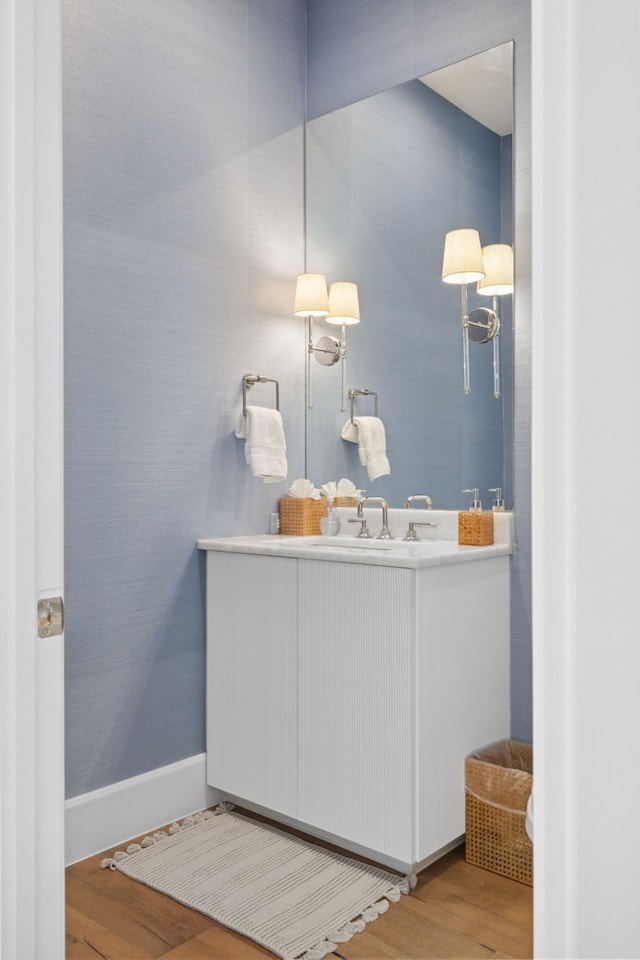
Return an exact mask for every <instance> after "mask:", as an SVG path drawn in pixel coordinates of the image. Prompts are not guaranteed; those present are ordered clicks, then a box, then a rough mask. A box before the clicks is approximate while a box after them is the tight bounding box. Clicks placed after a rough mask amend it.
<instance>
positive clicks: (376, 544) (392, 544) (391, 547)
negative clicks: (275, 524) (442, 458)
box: [268, 534, 458, 553]
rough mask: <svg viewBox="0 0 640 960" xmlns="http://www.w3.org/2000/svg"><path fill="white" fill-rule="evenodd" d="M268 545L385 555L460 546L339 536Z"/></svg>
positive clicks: (450, 549)
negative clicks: (365, 551) (374, 552)
mask: <svg viewBox="0 0 640 960" xmlns="http://www.w3.org/2000/svg"><path fill="white" fill-rule="evenodd" d="M268 543H269V545H270V546H275V547H276V548H281V549H290V548H291V547H308V548H309V549H311V548H313V549H317V548H320V549H322V550H380V551H382V552H383V553H390V552H394V553H395V552H398V551H400V552H403V553H405V552H411V553H414V552H425V553H447V552H453V551H455V550H457V549H458V544H457V543H456V542H455V541H453V540H396V539H394V540H378V539H377V538H375V537H372V538H371V539H368V538H365V537H355V536H352V537H347V536H340V535H339V534H338V535H337V536H333V537H330V536H329V537H282V538H281V539H278V540H273V539H271V540H269V541H268Z"/></svg>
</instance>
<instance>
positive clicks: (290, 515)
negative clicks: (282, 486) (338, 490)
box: [279, 497, 327, 537]
mask: <svg viewBox="0 0 640 960" xmlns="http://www.w3.org/2000/svg"><path fill="white" fill-rule="evenodd" d="M279 508H280V533H282V534H286V535H287V536H294V537H315V536H318V535H319V534H320V521H321V520H322V518H323V517H324V515H325V513H326V512H327V501H326V499H325V497H321V498H319V499H314V498H313V497H280V500H279Z"/></svg>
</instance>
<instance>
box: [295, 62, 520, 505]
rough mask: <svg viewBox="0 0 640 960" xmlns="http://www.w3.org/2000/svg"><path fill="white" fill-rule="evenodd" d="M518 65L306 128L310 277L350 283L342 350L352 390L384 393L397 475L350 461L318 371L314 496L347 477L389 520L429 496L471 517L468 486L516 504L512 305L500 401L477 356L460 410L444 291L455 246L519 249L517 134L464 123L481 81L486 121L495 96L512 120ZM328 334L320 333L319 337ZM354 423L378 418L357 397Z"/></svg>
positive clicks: (488, 368)
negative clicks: (462, 232)
mask: <svg viewBox="0 0 640 960" xmlns="http://www.w3.org/2000/svg"><path fill="white" fill-rule="evenodd" d="M505 54H506V58H505ZM512 58H513V44H511V43H509V44H505V45H503V47H500V48H495V50H493V51H487V52H486V53H485V54H483V55H480V56H479V57H477V58H476V57H472V58H470V60H469V61H464V64H462V65H455V68H456V72H457V73H458V74H459V73H460V67H462V68H463V70H462V72H463V74H464V78H463V79H462V80H460V79H459V78H455V89H453V88H452V87H451V84H450V83H449V82H448V80H447V70H448V68H445V70H439V71H437V72H436V74H433V75H431V76H427V77H424V78H419V79H416V80H413V81H409V82H408V83H403V84H400V85H399V86H397V87H393V88H391V89H389V90H386V91H384V92H382V93H379V94H377V95H375V96H373V97H369V98H367V99H366V100H362V101H360V102H358V103H354V104H351V105H349V106H347V107H344V108H342V109H340V110H336V111H334V112H333V113H330V114H327V115H325V116H321V117H318V118H315V119H313V120H311V121H309V122H308V123H307V125H306V134H305V136H306V161H307V163H306V187H305V190H306V222H307V236H306V245H307V269H308V270H313V271H317V272H321V273H324V274H325V275H326V277H327V281H328V282H329V283H330V282H332V281H334V280H350V281H354V282H356V283H357V284H358V290H359V296H360V314H361V323H360V324H359V325H358V326H357V327H354V328H353V334H352V335H350V338H349V348H348V359H347V377H346V388H347V389H348V388H349V387H353V388H356V389H364V390H370V391H374V392H375V393H377V395H378V406H379V417H380V419H381V420H382V421H383V423H384V427H385V432H386V448H387V456H388V459H389V462H390V466H391V473H390V474H389V475H388V476H382V477H380V478H378V479H375V480H373V481H370V480H369V479H368V475H367V471H366V469H365V468H364V467H363V466H362V465H361V463H360V460H359V456H358V449H357V446H356V445H354V444H353V443H348V442H345V441H344V440H342V439H341V436H340V434H341V429H342V427H343V425H344V423H345V421H346V419H347V418H348V417H349V413H350V410H349V401H348V399H346V401H345V398H344V397H343V396H342V395H341V377H340V373H339V371H338V370H337V366H334V367H322V366H320V365H315V364H314V369H313V408H312V409H310V410H308V411H307V434H306V444H307V450H306V454H307V467H308V476H309V478H310V479H311V480H312V481H313V482H314V483H315V484H316V485H320V484H322V483H325V482H327V481H328V480H337V479H339V478H341V477H348V478H349V479H351V480H353V482H354V483H355V484H356V486H357V487H359V488H362V489H364V490H366V491H367V493H368V494H369V495H373V494H375V495H380V496H384V497H385V498H386V499H387V500H388V501H389V503H390V504H393V505H394V506H399V505H400V504H401V503H403V502H404V501H405V500H406V498H407V496H408V495H409V494H420V493H427V494H429V495H430V496H431V498H432V500H433V505H434V507H438V508H447V509H461V508H465V507H466V506H467V505H468V504H467V501H468V497H467V495H466V494H463V493H462V490H463V489H465V488H468V487H479V488H480V490H481V499H482V501H483V506H490V504H491V500H492V495H491V494H490V493H488V490H489V489H490V488H493V487H501V488H502V490H503V491H504V498H505V503H506V506H507V507H510V506H511V505H512V500H513V493H512V491H513V478H512V455H513V336H512V299H513V298H512V297H502V298H501V299H500V301H499V306H500V319H501V338H500V339H501V344H500V348H501V364H502V397H501V398H500V399H498V400H496V399H494V396H493V355H492V348H491V345H489V346H487V345H485V344H474V343H472V344H471V345H470V354H471V393H470V394H469V395H465V394H464V393H463V379H462V323H461V316H460V294H459V289H458V288H456V287H452V286H450V285H447V284H444V283H442V280H441V272H442V255H443V245H444V237H445V234H446V233H447V232H448V231H450V230H454V229H457V228H460V227H474V228H476V229H477V230H478V231H479V233H480V238H481V241H482V244H483V245H486V244H492V243H499V242H501V243H509V244H510V243H512V234H513V201H512V183H513V164H512V137H511V124H510V122H509V125H508V128H507V129H505V127H504V126H500V127H499V128H498V125H497V122H496V121H495V120H494V118H493V116H492V113H490V114H489V115H487V114H485V113H483V114H480V115H479V116H480V119H476V118H475V117H474V116H473V115H471V114H470V112H468V111H470V110H472V109H473V110H475V107H474V106H473V104H471V105H470V100H469V92H470V91H471V92H473V91H475V92H476V93H478V92H479V91H481V81H480V79H479V77H480V76H481V75H482V76H484V82H485V92H484V93H482V92H481V93H480V97H479V102H480V106H481V107H487V106H489V105H490V104H495V103H496V101H495V100H494V99H493V94H492V95H491V96H489V95H488V94H487V93H486V84H487V83H488V85H489V88H495V90H496V91H499V93H497V94H496V96H498V97H500V98H501V99H502V108H501V109H499V110H498V114H500V115H501V116H504V114H505V105H504V98H505V97H506V98H507V108H506V114H507V117H508V118H509V121H510V118H511V115H512V109H513V107H512V104H513V89H512V87H513V81H512V70H511V65H512ZM505 64H506V66H505ZM478 69H480V74H479V73H478ZM432 78H433V83H434V85H436V84H437V89H438V91H439V92H436V90H435V89H432V88H431V86H429V85H428V84H429V83H430V82H431V80H432ZM443 84H444V85H443ZM444 92H446V93H447V96H444V95H443V93H444ZM449 96H450V97H451V99H448V98H447V97H449ZM499 122H500V123H501V124H502V123H503V121H502V120H500V121H499ZM487 123H491V124H492V125H493V126H494V127H495V129H492V128H491V127H489V126H487V125H486V124H487ZM516 256H517V251H516ZM476 306H487V301H486V298H482V297H479V296H477V294H476V290H475V285H472V286H470V287H469V309H470V310H471V309H473V308H474V307H476ZM331 332H335V328H334V331H330V330H328V329H327V328H325V327H324V326H323V324H322V323H321V322H320V323H317V325H316V335H317V336H320V335H322V334H323V333H331ZM342 407H346V409H345V410H343V409H341V408H342ZM354 414H355V415H356V416H372V415H373V404H372V402H371V401H370V400H369V399H368V398H367V397H366V395H365V396H363V397H358V398H357V399H356V401H355V404H354Z"/></svg>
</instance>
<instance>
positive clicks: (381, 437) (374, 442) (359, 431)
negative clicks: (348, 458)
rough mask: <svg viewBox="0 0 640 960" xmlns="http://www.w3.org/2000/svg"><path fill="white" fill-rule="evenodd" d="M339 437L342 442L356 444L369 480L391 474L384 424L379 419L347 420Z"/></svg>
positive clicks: (359, 418)
mask: <svg viewBox="0 0 640 960" xmlns="http://www.w3.org/2000/svg"><path fill="white" fill-rule="evenodd" d="M341 436H342V439H343V440H348V441H349V442H350V443H357V444H358V453H359V454H360V463H361V464H362V466H363V467H366V468H367V474H368V476H369V480H375V479H376V478H377V477H384V476H386V474H388V473H391V467H390V466H389V461H388V459H387V440H386V436H385V432H384V424H383V422H382V420H380V418H379V417H354V418H353V420H347V422H346V423H345V425H344V427H343V428H342V433H341Z"/></svg>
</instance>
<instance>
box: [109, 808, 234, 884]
mask: <svg viewBox="0 0 640 960" xmlns="http://www.w3.org/2000/svg"><path fill="white" fill-rule="evenodd" d="M220 808H223V809H220ZM229 810H233V804H232V803H228V802H226V801H224V802H223V803H221V804H219V805H218V808H217V810H216V811H214V810H199V811H198V813H193V814H190V815H189V816H188V817H185V818H184V820H183V821H182V825H181V824H179V823H177V822H176V821H174V822H173V823H172V824H171V826H170V827H169V829H168V830H157V831H156V832H155V833H154V834H153V835H149V836H146V837H144V839H143V840H141V842H140V843H130V844H129V846H128V847H127V849H126V850H116V852H115V853H114V855H113V856H112V857H105V859H104V860H101V861H100V869H101V870H106V869H109V870H115V869H116V867H117V864H118V861H119V860H125V859H126V858H127V857H131V856H133V854H135V853H141V852H142V850H146V848H147V847H152V846H153V845H154V843H158V842H160V841H161V840H167V839H168V838H169V837H170V836H171V837H172V836H175V834H176V833H181V832H182V831H183V830H184V829H185V827H192V826H193V825H194V824H196V823H202V821H203V820H209V819H210V818H211V817H214V816H216V814H217V812H220V813H227V811H229Z"/></svg>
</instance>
